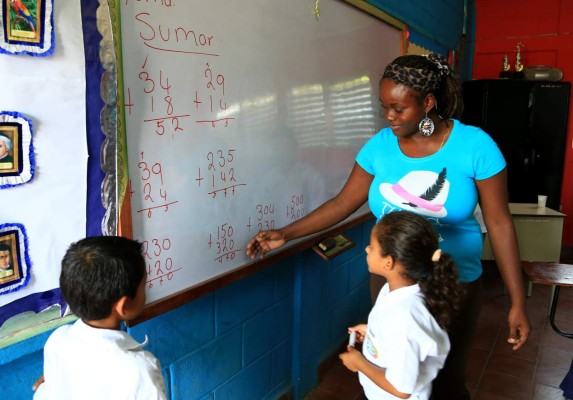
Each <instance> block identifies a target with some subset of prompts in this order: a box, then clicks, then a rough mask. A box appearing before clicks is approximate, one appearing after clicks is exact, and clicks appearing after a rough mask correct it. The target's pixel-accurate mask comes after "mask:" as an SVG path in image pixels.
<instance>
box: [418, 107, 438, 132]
mask: <svg viewBox="0 0 573 400" xmlns="http://www.w3.org/2000/svg"><path fill="white" fill-rule="evenodd" d="M418 129H419V130H420V133H421V134H422V136H425V137H428V136H431V135H432V133H434V129H435V126H434V121H432V119H431V118H428V113H426V118H424V119H423V120H421V121H420V124H419V125H418Z"/></svg>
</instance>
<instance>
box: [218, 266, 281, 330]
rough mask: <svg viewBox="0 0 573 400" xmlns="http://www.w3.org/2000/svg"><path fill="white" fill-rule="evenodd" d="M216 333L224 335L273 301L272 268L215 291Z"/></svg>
mask: <svg viewBox="0 0 573 400" xmlns="http://www.w3.org/2000/svg"><path fill="white" fill-rule="evenodd" d="M215 297H216V304H217V305H216V308H217V332H218V334H221V333H224V332H226V331H228V330H229V329H231V328H234V327H236V326H237V325H238V324H240V323H241V322H242V321H244V320H246V319H248V318H250V317H252V316H254V315H257V314H258V313H260V312H261V311H263V310H265V309H266V308H268V307H269V306H270V305H271V304H272V303H273V301H274V268H270V269H266V270H263V271H261V272H260V273H258V274H255V275H252V276H249V277H247V278H245V279H243V280H240V281H238V282H235V283H233V284H231V285H229V286H227V287H224V288H222V289H220V290H219V291H217V293H216V295H215Z"/></svg>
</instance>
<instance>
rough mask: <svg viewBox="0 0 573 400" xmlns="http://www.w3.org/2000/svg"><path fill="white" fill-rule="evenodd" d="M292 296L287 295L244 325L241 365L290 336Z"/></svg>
mask: <svg viewBox="0 0 573 400" xmlns="http://www.w3.org/2000/svg"><path fill="white" fill-rule="evenodd" d="M292 329H293V325H292V298H290V297H287V298H286V299H284V300H282V301H281V302H279V303H277V304H276V305H274V306H273V307H271V308H269V309H268V310H265V311H264V312H262V313H260V314H259V315H257V316H256V317H254V318H253V319H252V320H250V321H248V322H246V323H245V325H244V332H243V348H244V357H243V365H249V364H250V363H251V362H253V360H255V359H257V358H259V357H260V356H261V355H263V354H265V353H268V352H270V351H271V350H272V349H273V348H274V347H275V346H277V345H278V344H279V343H280V342H282V341H284V340H285V339H287V338H288V337H290V336H292Z"/></svg>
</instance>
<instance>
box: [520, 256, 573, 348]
mask: <svg viewBox="0 0 573 400" xmlns="http://www.w3.org/2000/svg"><path fill="white" fill-rule="evenodd" d="M521 265H522V267H523V269H524V270H525V273H526V274H527V276H528V277H529V280H530V281H532V282H533V283H538V284H540V285H550V286H553V289H552V293H551V299H550V301H551V306H550V312H549V323H550V324H551V327H552V328H553V330H554V331H555V332H556V333H558V334H559V335H561V336H564V337H566V338H569V339H573V333H569V332H563V331H562V330H560V329H559V328H558V327H557V326H556V324H555V312H556V310H557V302H558V300H559V288H560V287H561V286H573V265H572V264H559V263H551V262H527V261H524V262H522V264H521Z"/></svg>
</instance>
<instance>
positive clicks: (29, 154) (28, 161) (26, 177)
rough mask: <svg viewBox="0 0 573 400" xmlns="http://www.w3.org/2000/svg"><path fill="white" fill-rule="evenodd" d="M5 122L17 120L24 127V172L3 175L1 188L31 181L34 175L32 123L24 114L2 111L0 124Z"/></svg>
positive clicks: (0, 183)
mask: <svg viewBox="0 0 573 400" xmlns="http://www.w3.org/2000/svg"><path fill="white" fill-rule="evenodd" d="M3 122H16V123H18V124H19V125H20V126H21V127H22V137H21V140H22V154H21V156H22V172H21V173H20V175H14V176H1V175H0V189H4V188H6V187H11V186H17V185H21V184H23V183H26V182H29V181H30V180H31V179H32V177H33V176H34V165H33V162H34V161H33V160H34V154H33V151H34V148H33V146H32V123H31V122H30V120H29V119H27V118H25V117H24V116H23V115H20V114H19V113H15V112H9V111H2V112H0V124H1V123H3Z"/></svg>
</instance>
